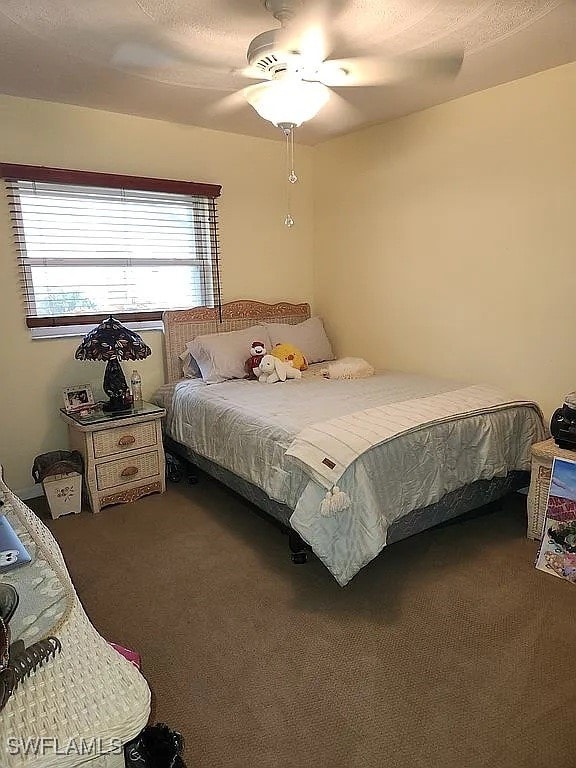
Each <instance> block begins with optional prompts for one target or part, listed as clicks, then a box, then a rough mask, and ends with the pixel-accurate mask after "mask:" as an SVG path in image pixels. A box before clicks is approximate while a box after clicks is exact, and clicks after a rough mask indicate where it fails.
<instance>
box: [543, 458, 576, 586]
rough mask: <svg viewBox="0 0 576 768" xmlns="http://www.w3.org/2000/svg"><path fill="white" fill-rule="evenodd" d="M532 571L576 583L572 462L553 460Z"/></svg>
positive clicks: (574, 472) (575, 470)
mask: <svg viewBox="0 0 576 768" xmlns="http://www.w3.org/2000/svg"><path fill="white" fill-rule="evenodd" d="M536 568H538V569H539V570H541V571H546V572H547V573H551V574H552V575H553V576H557V577H558V578H559V579H566V580H567V581H571V582H572V583H573V584H574V583H576V461H571V460H569V459H558V458H556V459H554V463H553V464H552V476H551V478H550V490H549V491H548V501H547V504H546V519H545V521H544V529H543V531H542V544H541V546H540V551H539V553H538V557H537V559H536Z"/></svg>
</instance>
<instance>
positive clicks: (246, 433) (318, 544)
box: [157, 373, 545, 585]
mask: <svg viewBox="0 0 576 768" xmlns="http://www.w3.org/2000/svg"><path fill="white" fill-rule="evenodd" d="M459 389H460V386H459V385H457V384H455V383H454V382H449V381H442V380H437V379H430V378H424V377H420V376H413V375H409V374H401V373H384V374H379V375H376V376H373V377H370V378H368V379H359V380H351V381H350V380H348V381H341V380H333V379H324V378H319V377H316V376H309V377H305V378H304V379H302V380H301V381H298V380H296V381H289V382H285V383H280V384H274V385H264V384H260V383H259V382H252V381H231V382H226V383H223V384H217V385H210V386H208V385H206V384H204V383H202V382H200V381H196V380H187V381H182V382H179V383H177V384H176V385H175V386H174V387H173V388H172V389H171V390H165V391H164V393H162V392H160V393H158V396H157V399H162V397H161V396H162V394H164V402H163V403H162V404H163V405H165V407H167V410H168V415H167V419H166V430H167V432H168V434H169V435H170V436H171V437H172V438H173V439H175V440H177V441H178V442H180V443H183V444H185V445H187V446H189V447H190V448H192V449H193V450H194V451H196V452H197V453H199V454H201V455H202V456H205V457H206V458H208V459H210V460H212V461H214V462H216V463H217V464H220V465H222V466H224V467H226V468H227V469H229V470H230V471H232V472H234V473H235V474H237V475H239V476H241V477H243V478H244V479H246V480H248V481H249V482H251V483H253V484H255V485H257V486H258V487H260V488H262V489H263V490H264V491H265V492H266V493H267V494H268V496H270V498H272V499H275V500H276V501H279V502H281V503H284V504H287V505H288V506H289V507H290V508H291V509H293V510H294V513H293V515H292V517H291V520H290V522H291V525H292V527H293V528H294V529H295V530H296V531H298V532H299V533H300V535H301V536H302V537H303V538H304V539H305V540H306V541H307V542H308V543H309V544H310V545H311V546H312V548H313V550H314V551H315V553H316V554H317V555H318V556H319V557H320V559H321V560H322V561H323V562H324V563H325V565H326V566H327V567H328V568H329V569H330V571H331V572H332V574H333V575H334V577H335V578H336V579H337V581H338V582H339V584H341V585H344V584H346V583H347V582H348V581H349V580H350V579H351V578H352V577H353V576H354V574H356V573H357V572H358V571H359V570H360V568H362V567H363V566H364V565H365V564H366V563H368V562H369V561H370V560H371V559H372V558H373V557H375V556H376V555H377V554H378V553H379V552H380V551H381V549H382V548H383V547H384V546H385V544H386V536H387V531H388V528H389V526H390V525H391V524H392V523H393V522H394V521H395V520H397V519H398V518H400V517H402V516H403V515H405V514H407V513H408V512H411V511H412V510H414V509H419V508H421V507H425V506H428V505H429V504H433V503H434V502H436V501H438V500H439V499H440V498H442V496H444V495H445V494H446V493H448V492H450V491H453V490H456V489H457V488H460V487H462V486H463V485H467V484H468V483H471V482H473V481H475V480H479V479H491V478H493V477H496V476H504V475H506V474H507V473H508V472H509V471H511V470H514V469H516V470H522V469H524V470H526V469H529V466H530V446H531V444H532V443H533V442H536V441H538V440H541V439H542V438H543V437H544V434H545V430H544V426H543V422H542V416H541V414H540V411H539V409H538V407H537V406H536V405H535V404H533V403H510V405H509V406H505V405H502V402H503V399H502V397H498V396H497V395H495V397H496V399H499V401H500V405H499V407H498V408H497V409H494V410H489V411H488V412H487V413H477V412H476V413H473V414H472V415H470V416H467V417H465V418H462V417H461V416H460V417H459V418H456V417H454V418H450V417H445V418H444V419H442V420H441V421H439V422H438V423H434V424H431V425H429V426H427V427H426V428H422V429H419V428H416V429H411V430H409V431H407V432H400V433H399V434H398V436H396V437H394V439H390V440H389V441H388V442H386V443H385V444H384V445H375V447H373V448H369V449H368V450H367V451H366V452H365V453H362V455H360V456H359V458H358V459H357V460H354V461H353V462H352V463H351V465H350V466H349V467H348V468H346V469H345V470H344V472H343V474H342V475H341V477H340V479H339V480H338V485H339V486H340V487H341V489H342V491H343V492H345V493H346V494H347V496H348V498H349V499H351V500H352V504H351V506H350V507H349V508H348V509H347V510H345V511H343V512H341V513H340V514H338V515H335V516H331V517H326V516H323V515H322V514H320V504H321V502H322V499H323V497H324V494H325V492H326V487H324V486H323V485H322V484H321V483H319V482H318V478H317V477H314V473H313V472H309V471H307V468H306V466H305V465H304V464H303V463H302V462H301V461H300V460H297V459H296V458H294V457H291V456H290V455H287V451H288V449H289V448H291V446H292V445H293V443H294V442H295V441H296V438H297V437H298V436H299V435H300V434H301V433H303V432H304V430H306V428H309V427H311V426H312V425H317V424H322V423H324V422H328V421H331V420H334V419H338V417H341V416H345V415H349V414H355V413H357V412H358V411H365V410H368V409H372V408H382V406H387V405H391V404H394V403H406V402H407V401H412V400H414V401H418V400H421V399H422V398H430V397H431V396H434V395H440V394H442V393H448V392H454V391H456V390H459ZM504 402H505V401H504ZM414 406H416V402H415V403H414ZM472 410H474V409H472Z"/></svg>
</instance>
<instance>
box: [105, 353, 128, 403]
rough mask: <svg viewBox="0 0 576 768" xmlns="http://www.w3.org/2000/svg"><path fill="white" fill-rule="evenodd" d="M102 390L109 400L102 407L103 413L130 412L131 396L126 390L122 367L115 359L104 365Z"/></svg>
mask: <svg viewBox="0 0 576 768" xmlns="http://www.w3.org/2000/svg"><path fill="white" fill-rule="evenodd" d="M102 388H103V389H104V392H105V393H106V394H107V395H108V397H109V398H110V399H109V400H108V402H107V403H104V405H103V406H102V410H103V411H106V412H107V413H108V412H110V411H114V412H115V411H128V410H130V408H131V407H132V395H131V394H130V390H129V389H128V384H127V383H126V377H125V376H124V371H123V370H122V366H121V365H120V363H119V362H118V360H117V358H115V357H113V358H112V359H110V360H108V362H107V363H106V370H105V371H104V382H103V385H102Z"/></svg>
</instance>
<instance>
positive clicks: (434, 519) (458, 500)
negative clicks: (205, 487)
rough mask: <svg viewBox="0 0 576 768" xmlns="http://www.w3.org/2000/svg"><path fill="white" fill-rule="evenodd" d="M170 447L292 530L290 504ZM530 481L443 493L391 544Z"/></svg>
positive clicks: (395, 533) (399, 529)
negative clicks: (272, 497)
mask: <svg viewBox="0 0 576 768" xmlns="http://www.w3.org/2000/svg"><path fill="white" fill-rule="evenodd" d="M164 444H165V446H166V450H167V451H168V452H169V453H172V454H173V455H175V456H180V457H181V458H183V459H186V460H187V461H189V462H191V463H192V464H194V465H195V466H197V467H198V468H199V469H201V470H202V471H203V472H206V474H207V475H210V476H211V477H213V478H214V479H215V480H218V481H219V482H221V483H222V484H223V485H226V486H227V487H228V488H231V489H232V490H233V491H235V492H236V493H238V494H240V496H242V497H243V498H245V499H246V500H247V501H249V502H251V503H252V504H254V506H256V507H258V509H260V510H262V511H263V512H266V514H267V515H270V516H271V517H273V518H274V519H275V520H276V521H277V522H279V523H280V524H281V525H282V527H284V528H287V529H288V530H292V526H291V525H290V517H291V516H292V512H293V510H292V509H290V507H288V506H286V504H280V503H279V502H277V501H274V500H273V499H271V498H270V497H269V496H268V495H267V494H266V493H265V492H264V491H263V490H262V489H261V488H258V486H256V485H254V484H253V483H250V482H248V481H247V480H244V479H243V478H241V477H239V476H238V475H235V474H234V473H233V472H230V471H229V470H227V469H225V468H224V467H222V466H220V465H219V464H215V463H214V462H212V461H210V460H209V459H206V458H204V457H203V456H200V455H199V454H197V453H196V452H195V451H193V450H191V449H190V448H187V447H186V446H185V445H182V444H181V443H177V442H176V441H175V440H172V439H171V438H169V437H167V436H166V435H165V436H164ZM529 482H530V473H529V472H524V471H517V470H513V471H512V472H509V473H508V474H507V475H506V476H505V477H495V478H493V479H492V480H476V481H475V482H474V483H470V485H465V486H463V487H462V488H457V489H456V490H455V491H451V492H450V493H447V494H446V495H445V496H443V497H442V498H441V499H440V501H437V502H436V503H435V504H430V505H429V506H427V507H422V508H421V509H415V510H413V511H412V512H410V513H409V514H407V515H405V516H404V517H402V518H400V519H399V520H396V522H394V523H392V525H391V526H390V528H389V529H388V540H387V543H388V544H392V543H393V542H395V541H401V540H402V539H407V538H408V537H409V536H413V535H414V534H416V533H420V532H421V531H425V530H426V529H427V528H432V527H433V526H435V525H439V524H440V523H445V522H446V521H448V520H452V519H453V518H455V517H459V516H460V515H463V514H465V513H466V512H470V511H471V510H473V509H478V508H479V507H483V506H485V505H487V504H491V503H493V502H495V501H497V500H498V499H501V498H502V497H503V496H506V495H507V494H509V493H512V492H513V491H517V490H519V489H520V488H525V487H527V486H528V484H529Z"/></svg>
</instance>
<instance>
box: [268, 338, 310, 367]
mask: <svg viewBox="0 0 576 768" xmlns="http://www.w3.org/2000/svg"><path fill="white" fill-rule="evenodd" d="M270 354H271V355H274V357H277V358H278V360H282V362H284V363H287V364H288V365H292V366H293V367H294V368H296V369H297V370H298V371H305V370H306V369H307V368H308V362H307V360H306V358H305V357H304V355H303V354H302V352H300V350H299V349H298V347H295V346H294V345H293V344H275V345H274V347H273V348H272V351H271V353H270Z"/></svg>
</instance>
